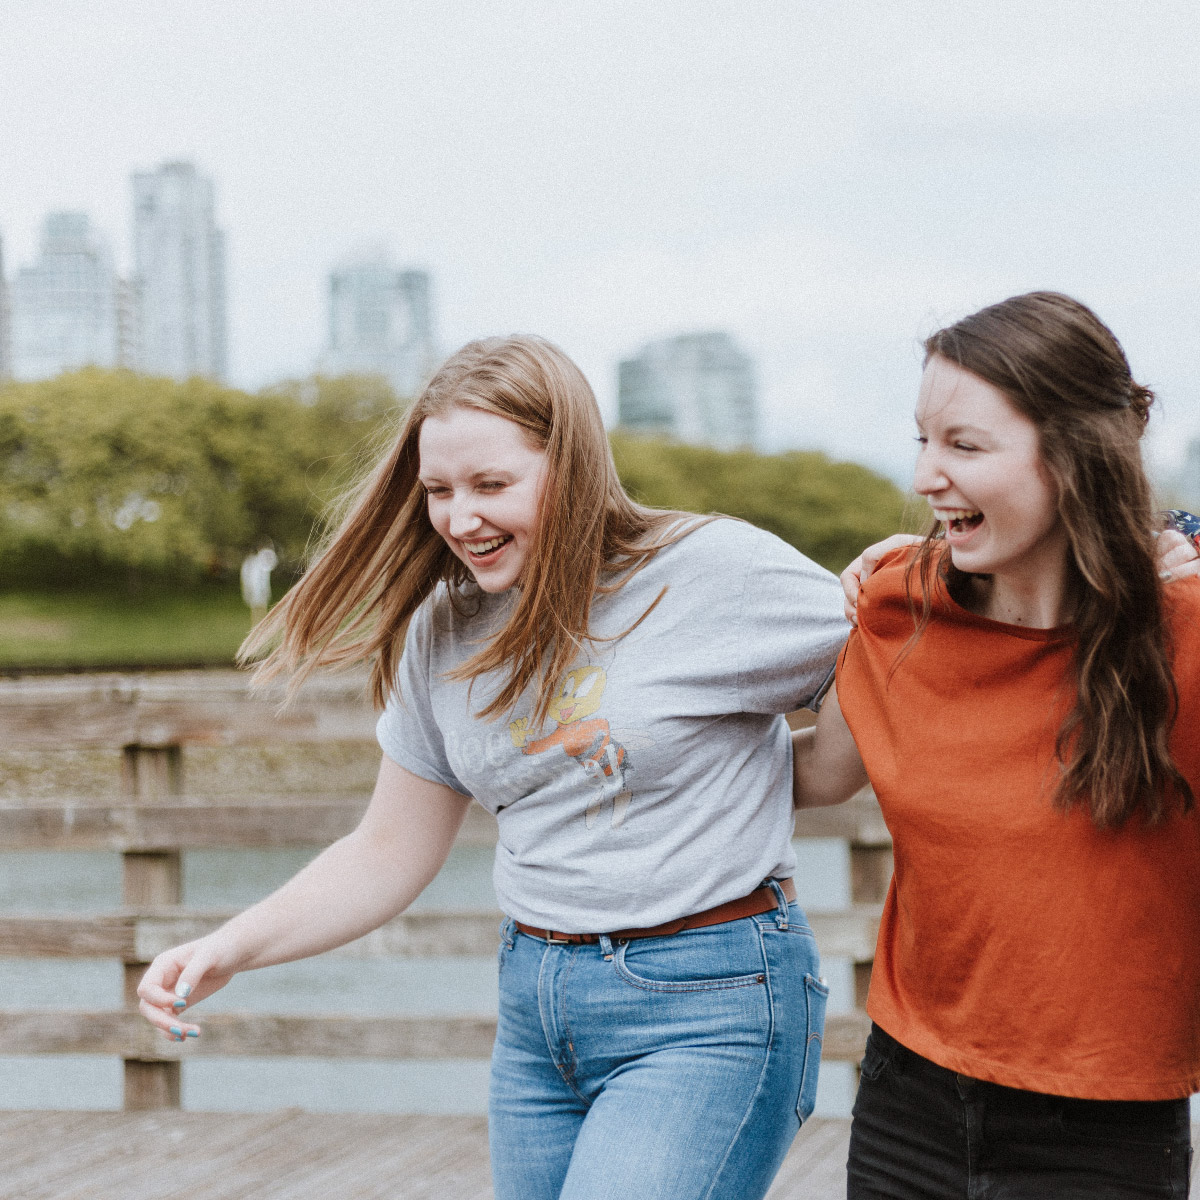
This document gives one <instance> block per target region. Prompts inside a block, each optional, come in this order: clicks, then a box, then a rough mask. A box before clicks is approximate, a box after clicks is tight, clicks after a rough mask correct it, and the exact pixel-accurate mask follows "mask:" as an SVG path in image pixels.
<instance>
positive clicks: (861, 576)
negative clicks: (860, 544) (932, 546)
mask: <svg viewBox="0 0 1200 1200" xmlns="http://www.w3.org/2000/svg"><path fill="white" fill-rule="evenodd" d="M922 540H923V539H922V538H920V537H918V536H917V535H916V534H914V533H893V534H892V536H891V537H889V538H884V539H883V541H882V542H875V543H874V544H873V545H871V546H868V547H867V548H866V549H865V550H864V551H863V552H862V553H861V554H860V555H859V556H858V557H857V558H856V559H855V560H854V561H853V562H852V563H851V564H850V565H849V566H848V567H847V568H846V569H845V570H844V571H843V572H842V575H841V579H842V594H843V597H844V600H843V603H844V605H845V609H846V620H847V621H849V622H850V624H851V625H857V624H858V589H859V588H861V587H862V585H863V584H864V583H865V582H866V581H867V579H868V578H869V577H870V575H871V572H872V571H874V570H875V568H876V567H877V566H879V563H880V561H881V560H882V559H883V558H884V557H885V556H886V555H888V554H890V553H891V552H892V551H893V550H900V549H902V548H903V547H905V546H916V545H919V544H920V543H921V541H922Z"/></svg>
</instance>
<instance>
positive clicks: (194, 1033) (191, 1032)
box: [187, 1029, 200, 1037]
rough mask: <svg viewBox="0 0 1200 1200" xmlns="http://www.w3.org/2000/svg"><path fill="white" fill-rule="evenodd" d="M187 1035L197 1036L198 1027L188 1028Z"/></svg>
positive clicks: (198, 1034) (198, 1032)
mask: <svg viewBox="0 0 1200 1200" xmlns="http://www.w3.org/2000/svg"><path fill="white" fill-rule="evenodd" d="M187 1035H188V1037H199V1036H200V1030H198V1029H189V1030H188V1031H187Z"/></svg>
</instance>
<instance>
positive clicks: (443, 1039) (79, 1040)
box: [0, 1011, 870, 1062]
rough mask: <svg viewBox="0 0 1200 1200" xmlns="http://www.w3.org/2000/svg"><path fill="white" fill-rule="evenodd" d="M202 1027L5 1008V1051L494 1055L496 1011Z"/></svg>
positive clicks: (833, 1035) (844, 1019)
mask: <svg viewBox="0 0 1200 1200" xmlns="http://www.w3.org/2000/svg"><path fill="white" fill-rule="evenodd" d="M200 1023H201V1028H202V1030H203V1033H202V1034H201V1036H200V1037H199V1038H196V1039H194V1040H193V1039H190V1038H189V1039H188V1041H187V1042H186V1043H179V1042H171V1041H168V1040H167V1039H166V1038H164V1037H163V1036H162V1034H160V1033H159V1032H158V1031H157V1030H156V1029H154V1028H153V1027H152V1026H151V1025H150V1024H149V1023H148V1022H147V1021H145V1020H143V1019H142V1018H141V1017H140V1016H138V1014H137V1013H127V1012H110V1011H103V1012H14V1011H7V1012H4V1011H0V1054H12V1055H26V1054H104V1055H118V1056H119V1057H121V1058H126V1059H135V1060H140V1061H146V1062H170V1061H173V1060H175V1059H179V1058H187V1057H191V1056H193V1055H197V1054H198V1055H203V1056H213V1055H219V1056H230V1057H233V1056H236V1057H254V1058H279V1057H306V1058H308V1057H311V1058H381V1059H445V1058H487V1057H489V1056H490V1055H491V1052H492V1041H493V1039H494V1038H495V1033H496V1023H495V1020H494V1019H493V1018H492V1017H485V1016H453V1017H398V1016H390V1015H375V1016H275V1015H268V1014H260V1013H212V1014H210V1015H208V1016H204V1015H202V1014H201V1022H200ZM869 1028H870V1022H869V1020H868V1018H867V1016H866V1014H865V1013H860V1012H851V1013H834V1014H831V1015H830V1016H829V1017H828V1019H827V1021H826V1024H825V1041H824V1050H823V1054H824V1057H825V1058H826V1059H829V1060H839V1061H847V1060H849V1061H857V1060H858V1059H859V1058H861V1057H862V1053H863V1047H864V1046H865V1044H866V1039H867V1031H868V1029H869Z"/></svg>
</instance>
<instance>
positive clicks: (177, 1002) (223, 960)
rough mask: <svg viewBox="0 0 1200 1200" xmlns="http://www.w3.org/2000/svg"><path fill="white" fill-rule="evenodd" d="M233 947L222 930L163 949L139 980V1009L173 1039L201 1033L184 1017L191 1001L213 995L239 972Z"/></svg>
mask: <svg viewBox="0 0 1200 1200" xmlns="http://www.w3.org/2000/svg"><path fill="white" fill-rule="evenodd" d="M233 963H234V956H233V947H232V946H231V945H229V939H228V938H224V937H222V933H221V930H217V932H216V933H212V934H209V936H208V937H203V938H199V939H198V940H197V941H194V942H185V943H184V944H183V945H182V946H175V947H173V948H172V949H170V950H164V951H163V952H162V953H161V954H160V955H159V956H158V957H157V958H156V959H155V960H154V961H153V962H152V963H151V964H150V966H149V967H148V968H147V970H146V974H145V975H143V976H142V982H141V983H139V984H138V997H139V999H138V1009H139V1011H140V1012H141V1014H142V1016H143V1017H145V1018H146V1020H147V1021H149V1022H150V1024H151V1025H156V1026H157V1027H158V1028H159V1029H161V1030H162V1031H163V1035H164V1036H165V1037H166V1038H167V1039H168V1040H170V1041H172V1042H182V1041H183V1040H184V1038H189V1037H192V1038H195V1037H199V1036H200V1027H199V1026H198V1025H194V1024H191V1023H189V1022H186V1021H184V1019H183V1013H184V1011H185V1010H186V1009H187V1007H188V1006H189V1005H190V1004H195V1003H197V1002H198V1001H200V1000H203V999H204V998H205V997H206V996H211V995H212V994H213V992H216V991H219V990H220V989H221V988H223V987H224V986H225V985H226V984H227V983H228V982H229V981H230V980H231V979H232V978H233V977H234V975H235V974H236V973H237V967H236V966H234V965H233Z"/></svg>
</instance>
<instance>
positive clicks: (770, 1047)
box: [139, 337, 846, 1200]
mask: <svg viewBox="0 0 1200 1200" xmlns="http://www.w3.org/2000/svg"><path fill="white" fill-rule="evenodd" d="M845 633H846V625H845V622H844V619H843V617H842V614H841V593H840V589H839V586H838V583H837V581H836V580H835V579H834V578H833V576H832V575H830V574H829V573H828V572H826V571H824V570H822V569H821V568H819V567H817V566H816V565H815V564H813V563H811V562H810V561H809V560H807V559H806V558H804V557H803V556H802V555H801V554H799V553H798V552H797V551H795V550H793V549H792V548H791V547H789V546H786V545H785V544H784V543H783V542H781V541H780V540H779V539H777V538H775V537H773V536H771V535H770V534H767V533H764V532H763V531H761V530H757V529H754V528H753V527H752V526H749V525H746V524H744V523H741V522H737V521H731V520H727V519H710V520H705V519H702V518H696V517H693V516H690V515H688V514H683V513H666V512H656V511H652V510H649V509H646V508H643V507H641V506H640V505H637V504H634V503H633V502H632V501H631V500H630V499H629V498H628V497H627V496H626V495H625V493H624V492H623V491H622V489H621V486H620V484H619V482H618V480H617V476H616V472H615V469H614V467H613V462H612V458H611V455H610V452H609V448H608V442H607V439H606V436H605V433H604V429H603V426H602V424H601V420H600V415H599V411H598V409H597V407H596V403H595V400H594V398H593V396H592V393H591V389H590V388H589V387H588V384H587V382H586V380H585V379H584V377H583V375H582V374H581V373H580V372H579V370H578V368H576V367H575V365H574V364H573V363H572V362H571V361H570V359H568V358H567V357H566V355H564V354H563V353H562V352H561V351H560V350H558V349H556V348H555V347H554V346H551V345H550V344H548V343H546V342H544V341H541V340H540V339H537V338H532V337H515V338H508V339H494V340H489V341H484V342H476V343H472V344H471V345H469V346H466V347H465V348H464V349H463V350H461V351H460V352H459V353H458V354H456V355H454V356H453V357H452V358H451V359H450V360H449V361H448V362H447V363H446V364H445V365H444V366H443V367H442V368H441V369H440V370H439V372H438V373H437V375H436V376H435V377H434V379H433V380H432V382H431V383H430V384H429V386H428V387H427V389H426V390H425V392H424V394H423V395H422V396H421V397H420V398H419V399H418V401H417V403H416V404H415V405H414V407H413V408H412V409H411V411H410V412H409V413H408V415H407V417H406V418H405V420H404V423H403V425H402V427H401V429H400V430H399V434H398V436H397V438H396V439H395V442H394V444H393V445H392V446H391V448H390V449H389V452H388V453H387V454H386V455H385V456H384V458H383V459H382V461H381V462H380V463H379V465H378V467H377V468H376V469H375V470H374V472H373V473H372V474H371V476H370V477H369V478H368V479H367V480H366V481H365V483H364V484H363V485H362V487H361V488H360V489H359V490H358V491H357V492H356V493H355V494H354V495H353V496H352V497H351V498H350V500H349V501H348V504H347V508H346V512H345V516H344V519H343V521H342V523H341V526H340V528H339V529H338V530H337V532H336V533H335V534H334V535H333V536H332V538H331V540H330V541H329V544H328V545H327V547H326V548H325V550H324V552H323V553H322V554H321V555H320V556H319V557H318V558H317V559H316V561H315V562H314V564H313V566H312V567H311V568H310V570H309V571H308V573H307V574H306V576H305V577H304V579H303V580H302V581H301V582H300V583H299V584H298V585H297V586H296V587H295V588H294V589H293V590H292V591H291V592H290V593H289V594H288V596H287V597H285V598H284V600H283V601H282V602H281V603H280V605H279V606H278V607H277V608H276V609H275V610H274V612H273V613H272V614H271V615H270V616H269V617H268V618H267V619H266V621H265V622H264V623H263V624H262V625H261V626H260V627H259V630H258V631H257V632H256V634H255V635H254V636H253V637H252V638H251V640H250V642H249V643H248V644H247V646H246V648H245V649H246V653H247V654H248V655H255V654H258V653H259V652H262V651H264V650H269V653H267V656H266V658H265V661H264V662H263V664H262V665H261V666H260V673H261V674H262V675H263V676H266V677H269V676H271V675H273V674H276V673H278V672H284V673H287V674H289V675H291V676H292V678H293V679H298V678H303V676H304V675H305V674H307V673H308V672H309V671H311V670H312V669H314V668H315V667H317V666H321V665H325V664H339V663H348V662H354V661H359V660H364V659H369V660H370V661H371V662H372V664H373V665H372V687H373V692H374V696H375V699H376V701H377V702H378V703H379V704H381V705H384V704H385V705H386V707H385V711H384V713H383V716H382V717H381V719H380V722H379V740H380V742H381V745H382V747H383V751H384V757H383V762H382V765H381V768H380V773H379V781H378V784H377V786H376V789H375V793H374V796H373V798H372V801H371V804H370V806H369V808H368V810H367V812H366V815H365V816H364V818H363V820H362V823H361V825H360V826H359V827H358V829H357V830H355V831H354V832H353V833H352V834H350V835H349V836H348V837H346V838H343V839H342V840H341V841H339V842H337V843H336V844H335V845H333V846H332V847H330V848H329V849H328V850H326V851H325V852H324V853H322V854H321V855H320V856H319V857H318V858H316V859H315V860H314V861H313V862H312V863H311V864H310V865H309V866H308V867H306V868H305V869H304V870H303V871H301V872H300V874H298V875H297V876H296V877H295V878H294V879H293V880H291V881H290V882H289V883H287V884H286V885H284V887H283V888H281V889H280V890H279V891H278V892H276V893H275V894H274V895H272V896H270V897H268V898H267V899H266V900H264V901H263V902H261V903H260V904H257V905H255V906H254V907H253V908H251V909H249V910H248V911H247V912H245V913H243V914H241V915H240V916H238V917H236V918H234V919H233V920H232V921H230V922H228V923H227V924H226V925H225V926H223V927H222V928H221V929H220V930H218V931H217V932H215V933H213V934H211V935H210V936H208V937H205V938H202V939H200V940H199V941H196V942H191V943H189V944H187V945H185V946H180V947H177V948H176V949H173V950H170V951H168V952H166V953H165V954H163V955H160V956H159V958H157V959H156V960H155V962H154V963H153V964H152V965H151V967H150V969H149V970H148V971H147V973H146V977H145V979H144V980H143V982H142V985H141V988H140V989H139V992H140V995H141V997H142V1003H141V1007H142V1011H143V1013H144V1014H145V1015H146V1016H147V1017H148V1018H149V1019H150V1020H151V1021H152V1022H153V1023H154V1024H156V1025H157V1026H159V1027H160V1028H161V1029H162V1030H163V1031H164V1033H166V1034H167V1035H168V1036H169V1037H174V1038H176V1039H180V1040H182V1039H183V1038H185V1037H188V1036H194V1035H198V1034H199V1027H198V1026H196V1025H194V1024H192V1023H190V1022H186V1021H184V1020H183V1018H182V1015H181V1013H180V1010H181V1009H182V1008H183V1007H184V1006H185V1002H189V1003H195V1002H196V1001H197V1000H200V999H203V998H204V997H205V996H207V995H209V994H211V993H212V992H213V991H215V990H216V989H217V988H219V987H221V986H222V985H223V984H224V983H226V982H227V981H228V980H229V979H230V977H231V976H232V975H233V974H234V973H235V972H237V971H241V970H247V969H250V968H253V967H260V966H266V965H268V964H271V963H278V962H284V961H287V960H289V959H296V958H300V957H303V956H306V955H311V954H316V953H318V952H320V951H322V950H326V949H329V948H330V947H333V946H336V945H338V944H340V943H343V942H346V941H349V940H350V939H352V938H355V937H358V936H360V935H361V934H363V933H366V932H367V931H368V930H370V929H372V928H374V927H375V926H377V925H379V924H380V923H382V922H383V921H386V920H388V919H389V918H390V917H392V916H394V915H395V914H396V913H398V912H400V911H401V910H402V909H404V908H405V907H406V906H407V905H408V904H409V903H410V902H411V901H412V900H413V899H414V898H415V897H416V896H417V894H418V893H419V892H420V891H421V890H422V888H423V887H424V886H425V885H426V884H427V883H428V882H429V880H430V879H431V878H432V877H433V875H434V873H435V872H436V871H437V869H438V868H439V867H440V866H441V864H442V862H443V861H444V859H445V857H446V854H447V852H448V850H449V848H450V845H451V843H452V842H453V840H454V836H455V833H456V831H457V830H458V827H459V825H460V823H461V821H462V819H463V815H464V813H465V811H466V808H467V806H468V804H469V802H470V800H471V798H472V797H473V798H474V799H476V800H477V801H478V802H479V803H481V804H482V805H483V806H484V807H485V808H487V809H488V810H489V811H491V812H492V813H494V814H495V815H496V816H497V819H498V823H499V843H498V846H497V851H496V862H495V874H494V879H495V885H496V892H497V896H498V898H499V900H500V902H501V906H502V907H503V908H504V910H505V911H506V912H507V913H508V919H507V920H506V921H505V923H504V925H503V927H502V931H501V944H500V1015H499V1025H498V1034H497V1040H496V1049H495V1054H494V1058H493V1069H492V1083H491V1092H490V1101H489V1111H490V1122H489V1124H490V1137H491V1145H492V1162H493V1175H494V1182H495V1190H496V1196H497V1197H498V1200H518V1198H519V1200H556V1198H559V1197H563V1198H570V1200H589V1198H596V1200H599V1198H600V1197H612V1196H621V1197H623V1198H637V1197H660V1196H661V1197H665V1196H670V1197H673V1198H675V1197H677V1198H680V1200H683V1198H686V1197H701V1196H703V1197H707V1198H708V1200H722V1198H725V1200H734V1198H735V1197H736V1198H738V1200H743V1198H748V1197H757V1196H761V1195H763V1194H764V1193H765V1192H766V1190H767V1187H768V1186H769V1184H770V1181H771V1178H772V1176H773V1175H774V1173H775V1170H776V1168H777V1167H778V1164H779V1162H780V1161H781V1159H782V1157H783V1155H784V1153H785V1151H786V1150H787V1147H788V1145H789V1143H790V1142H791V1140H792V1137H793V1135H794V1134H795V1132H796V1129H797V1128H798V1126H799V1124H800V1122H801V1121H802V1120H803V1119H804V1117H805V1116H807V1114H808V1113H809V1112H810V1111H811V1110H812V1106H813V1101H814V1097H815V1091H816V1079H817V1066H818V1060H819V1057H820V1045H821V1032H822V1027H823V1024H822V1023H823V1016H824V1004H825V996H826V990H825V987H824V985H823V984H822V982H821V981H820V977H819V970H818V964H817V955H816V949H815V943H814V941H813V938H812V933H811V931H810V930H809V929H808V928H807V925H806V923H805V920H804V916H803V913H802V912H801V911H800V909H799V908H798V906H797V905H796V904H795V901H794V896H795V892H794V889H793V886H792V880H791V876H792V874H793V871H794V868H795V860H794V857H793V854H792V848H791V819H792V814H791V808H792V791H791V771H790V764H791V759H790V755H791V751H790V743H789V734H788V729H787V725H786V722H785V721H784V719H783V717H782V716H780V715H779V714H782V713H785V712H787V711H789V710H791V709H794V708H796V707H799V706H801V705H804V704H811V703H813V702H814V700H815V697H816V696H817V694H818V693H819V692H820V690H821V689H822V687H823V686H824V685H825V683H826V682H827V679H828V677H829V675H830V671H831V668H832V665H833V660H834V657H835V655H836V653H837V650H838V648H839V647H840V645H841V643H842V641H843V639H844V637H845ZM272 645H273V646H274V648H273V649H271V648H270V647H272ZM402 648H403V653H402V652H401V650H402Z"/></svg>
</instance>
